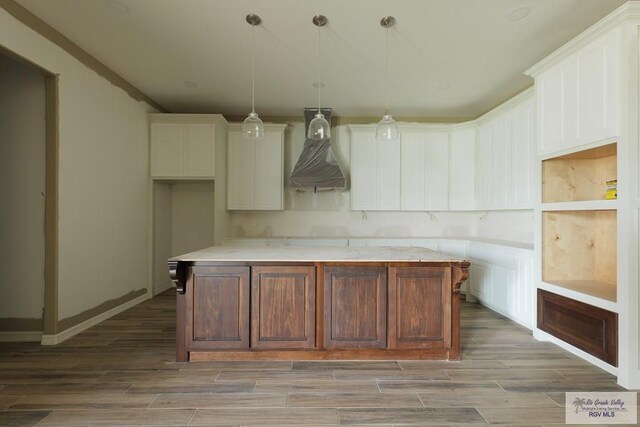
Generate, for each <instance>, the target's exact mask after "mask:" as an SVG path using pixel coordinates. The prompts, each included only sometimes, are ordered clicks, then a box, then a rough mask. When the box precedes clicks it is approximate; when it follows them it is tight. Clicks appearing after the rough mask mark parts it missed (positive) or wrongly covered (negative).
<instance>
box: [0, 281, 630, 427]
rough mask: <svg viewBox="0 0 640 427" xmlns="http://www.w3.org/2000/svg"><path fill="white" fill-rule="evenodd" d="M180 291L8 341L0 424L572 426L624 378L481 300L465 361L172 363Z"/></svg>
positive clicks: (467, 332) (1, 355)
mask: <svg viewBox="0 0 640 427" xmlns="http://www.w3.org/2000/svg"><path fill="white" fill-rule="evenodd" d="M174 302H175V300H174V294H173V292H172V291H167V292H165V293H164V294H162V295H160V296H157V297H155V298H154V299H152V300H149V301H146V302H144V303H142V304H140V305H138V306H137V307H134V308H132V309H130V310H128V311H126V312H124V313H122V314H120V315H118V316H116V317H113V318H111V319H109V320H107V321H104V322H102V323H101V324H99V325H97V326H95V327H93V328H91V329H89V330H87V331H86V332H84V333H82V334H80V335H78V336H76V337H74V338H72V339H70V340H68V341H66V342H64V343H63V344H60V345H57V346H48V347H44V346H40V345H38V344H21V343H15V344H6V343H5V344H0V426H31V425H37V426H76V425H82V426H85V425H107V426H112V425H118V426H122V425H136V426H138V425H154V426H166V425H173V426H186V425H193V426H213V425H225V426H240V425H306V426H320V425H322V426H325V425H352V426H354V425H387V426H391V425H394V426H395V425H466V426H476V425H487V424H503V425H505V424H507V425H531V426H533V425H537V426H542V425H545V426H546V425H556V424H557V425H563V424H564V419H565V418H564V417H565V415H564V392H565V391H608V390H623V389H622V388H620V387H619V386H617V385H616V381H615V378H614V377H613V376H612V375H610V374H608V373H606V372H604V371H602V370H600V369H598V368H596V367H593V366H592V365H590V364H588V363H586V362H583V361H582V360H580V359H577V358H575V357H574V356H572V355H571V354H569V353H567V352H566V351H564V350H562V349H560V348H559V347H556V346H555V345H552V344H549V343H543V342H538V341H535V340H534V339H533V338H532V336H531V333H530V331H528V330H526V329H524V328H522V327H520V326H518V325H516V324H515V323H513V322H511V321H509V320H507V319H505V318H503V317H501V316H499V315H497V314H496V313H494V312H492V311H490V310H488V309H486V308H484V307H482V306H480V305H477V304H469V303H463V307H462V314H461V317H462V331H461V335H462V348H463V360H462V361H461V362H438V361H435V362H430V361H400V362H396V361H371V362H360V361H346V362H324V361H320V362H308V361H304V362H303V361H300V362H268V361H256V362H192V363H176V362H174V334H175V326H174V325H175V321H174V318H175V304H174Z"/></svg>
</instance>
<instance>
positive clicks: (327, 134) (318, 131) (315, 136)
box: [307, 15, 331, 141]
mask: <svg viewBox="0 0 640 427" xmlns="http://www.w3.org/2000/svg"><path fill="white" fill-rule="evenodd" d="M312 22H313V25H315V26H316V27H318V113H317V114H316V116H315V118H314V119H313V120H311V122H309V130H308V131H307V138H309V139H311V140H314V141H322V140H325V139H328V138H331V126H330V125H329V122H328V121H327V119H325V118H324V114H322V108H321V106H320V105H321V104H320V90H321V88H322V84H321V80H320V28H322V27H324V26H325V25H327V22H328V20H327V17H326V16H324V15H316V16H314V17H313V19H312Z"/></svg>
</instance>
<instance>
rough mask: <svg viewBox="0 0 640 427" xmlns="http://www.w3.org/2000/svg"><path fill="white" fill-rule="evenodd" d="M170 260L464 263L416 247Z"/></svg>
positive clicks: (213, 251)
mask: <svg viewBox="0 0 640 427" xmlns="http://www.w3.org/2000/svg"><path fill="white" fill-rule="evenodd" d="M170 261H257V262H264V261H266V262H291V261H297V262H388V261H393V262H428V261H431V262H462V261H466V260H465V259H464V258H459V257H453V256H449V255H445V254H442V253H439V252H436V251H432V250H430V249H425V248H419V247H390V246H381V247H376V246H367V247H353V246H318V247H307V246H278V247H272V246H269V247H245V246H212V247H210V248H206V249H202V250H199V251H195V252H190V253H187V254H184V255H180V256H177V257H174V258H171V260H170Z"/></svg>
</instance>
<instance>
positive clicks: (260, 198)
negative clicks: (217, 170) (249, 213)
mask: <svg viewBox="0 0 640 427" xmlns="http://www.w3.org/2000/svg"><path fill="white" fill-rule="evenodd" d="M285 128H286V125H273V124H267V125H265V136H264V138H262V139H260V140H259V141H252V140H248V139H245V138H243V137H242V134H241V132H240V125H239V124H231V125H229V148H228V171H229V172H228V175H229V180H228V189H227V190H228V191H227V209H230V210H282V209H284V190H283V188H284V175H283V168H284V130H285Z"/></svg>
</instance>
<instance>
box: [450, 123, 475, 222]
mask: <svg viewBox="0 0 640 427" xmlns="http://www.w3.org/2000/svg"><path fill="white" fill-rule="evenodd" d="M449 149H450V154H451V160H450V162H449V164H450V166H449V167H450V170H449V209H450V210H452V211H466V210H473V209H474V208H475V202H476V200H475V199H476V198H475V196H476V192H475V186H476V128H475V127H472V128H468V129H460V130H454V131H452V132H451V136H450V148H449Z"/></svg>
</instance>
